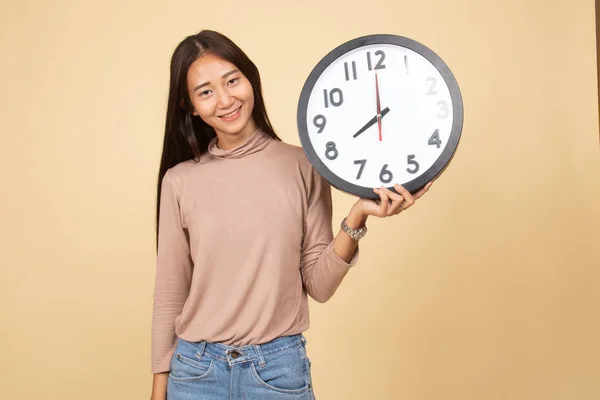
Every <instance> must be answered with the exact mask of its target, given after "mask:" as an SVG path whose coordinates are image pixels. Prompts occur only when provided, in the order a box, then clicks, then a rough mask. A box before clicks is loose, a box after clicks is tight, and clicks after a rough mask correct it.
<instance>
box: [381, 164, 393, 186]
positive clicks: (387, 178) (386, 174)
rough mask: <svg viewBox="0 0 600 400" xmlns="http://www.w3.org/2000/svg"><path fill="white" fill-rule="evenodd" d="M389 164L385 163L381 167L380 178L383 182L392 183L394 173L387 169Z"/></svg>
mask: <svg viewBox="0 0 600 400" xmlns="http://www.w3.org/2000/svg"><path fill="white" fill-rule="evenodd" d="M387 167H388V164H385V165H384V166H383V168H381V172H380V173H379V180H380V181H381V182H383V183H390V182H391V181H392V179H394V175H392V173H391V172H390V171H388V170H387Z"/></svg>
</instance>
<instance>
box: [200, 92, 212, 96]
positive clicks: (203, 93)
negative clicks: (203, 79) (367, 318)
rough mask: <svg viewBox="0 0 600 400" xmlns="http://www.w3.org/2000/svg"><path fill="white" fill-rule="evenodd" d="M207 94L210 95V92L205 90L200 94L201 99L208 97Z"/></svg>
mask: <svg viewBox="0 0 600 400" xmlns="http://www.w3.org/2000/svg"><path fill="white" fill-rule="evenodd" d="M209 94H210V90H205V91H203V92H200V96H201V97H204V96H208V95H209Z"/></svg>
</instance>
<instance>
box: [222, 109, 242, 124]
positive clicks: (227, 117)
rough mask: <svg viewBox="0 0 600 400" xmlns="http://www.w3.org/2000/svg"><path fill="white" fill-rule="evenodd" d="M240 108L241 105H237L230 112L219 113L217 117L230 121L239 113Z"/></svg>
mask: <svg viewBox="0 0 600 400" xmlns="http://www.w3.org/2000/svg"><path fill="white" fill-rule="evenodd" d="M241 108H242V106H240V107H238V108H237V109H235V110H233V111H232V112H230V113H228V114H224V115H219V118H221V119H223V120H225V121H230V120H233V119H235V118H236V117H237V116H238V115H239V114H240V109H241Z"/></svg>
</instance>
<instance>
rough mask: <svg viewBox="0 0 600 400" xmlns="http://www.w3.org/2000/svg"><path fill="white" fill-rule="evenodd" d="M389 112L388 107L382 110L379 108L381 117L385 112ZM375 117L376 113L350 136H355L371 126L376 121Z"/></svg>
mask: <svg viewBox="0 0 600 400" xmlns="http://www.w3.org/2000/svg"><path fill="white" fill-rule="evenodd" d="M389 112H390V108H389V107H386V108H384V109H383V110H381V117H380V118H383V116H384V115H385V114H387V113H389ZM377 117H378V115H376V116H374V117H373V118H371V119H370V120H369V122H367V123H366V124H365V126H363V127H362V128H360V129H359V130H358V132H356V133H355V134H354V135H353V136H352V137H357V136H358V135H360V134H361V133H363V132H364V131H366V130H367V129H369V128H370V127H371V126H373V125H375V123H376V122H377Z"/></svg>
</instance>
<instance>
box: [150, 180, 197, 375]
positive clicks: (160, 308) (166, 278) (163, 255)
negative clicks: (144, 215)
mask: <svg viewBox="0 0 600 400" xmlns="http://www.w3.org/2000/svg"><path fill="white" fill-rule="evenodd" d="M171 179H172V178H170V176H169V172H168V171H167V174H165V177H164V178H163V181H162V186H161V196H160V214H159V229H158V254H157V266H156V278H155V289H154V308H153V313H152V373H153V374H155V373H159V372H166V371H169V370H170V362H171V357H172V355H173V352H174V350H175V346H176V343H177V336H176V334H175V319H176V318H177V317H178V316H179V315H180V314H181V311H182V309H183V305H184V303H185V301H186V299H187V297H188V294H189V291H190V283H191V279H192V271H193V263H192V259H191V257H190V245H189V237H188V234H187V230H186V229H185V228H184V226H183V224H182V217H181V213H180V207H179V197H178V193H177V189H176V185H174V183H173V181H172V180H171Z"/></svg>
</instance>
